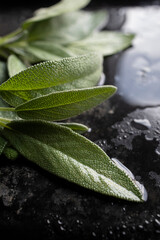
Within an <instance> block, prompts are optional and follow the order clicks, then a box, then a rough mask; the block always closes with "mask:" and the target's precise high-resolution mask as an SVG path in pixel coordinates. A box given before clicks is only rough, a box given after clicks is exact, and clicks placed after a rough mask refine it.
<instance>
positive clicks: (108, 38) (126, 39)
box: [68, 31, 134, 56]
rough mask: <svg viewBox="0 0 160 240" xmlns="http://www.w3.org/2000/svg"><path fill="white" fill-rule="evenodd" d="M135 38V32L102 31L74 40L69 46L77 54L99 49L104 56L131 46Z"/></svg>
mask: <svg viewBox="0 0 160 240" xmlns="http://www.w3.org/2000/svg"><path fill="white" fill-rule="evenodd" d="M133 38H134V35H133V34H125V33H120V32H112V31H102V32H96V33H94V34H92V35H90V36H89V37H88V38H86V39H84V40H81V41H77V42H74V43H73V44H71V45H70V46H68V47H69V48H70V50H72V51H73V52H74V53H75V54H84V52H86V51H88V52H89V51H97V52H100V53H101V54H102V55H103V56H108V55H112V54H115V53H117V52H119V51H121V50H124V49H125V48H127V47H129V46H130V45H131V43H132V40H133Z"/></svg>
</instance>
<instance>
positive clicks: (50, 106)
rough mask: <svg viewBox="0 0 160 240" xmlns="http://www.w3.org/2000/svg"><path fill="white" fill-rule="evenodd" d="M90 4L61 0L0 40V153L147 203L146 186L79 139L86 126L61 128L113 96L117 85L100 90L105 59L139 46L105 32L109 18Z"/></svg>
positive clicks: (128, 36)
mask: <svg viewBox="0 0 160 240" xmlns="http://www.w3.org/2000/svg"><path fill="white" fill-rule="evenodd" d="M88 3H89V0H80V1H74V0H62V1H61V2H59V3H58V4H56V5H54V6H51V7H49V8H44V9H39V10H37V11H36V12H35V15H34V17H33V18H30V19H28V20H26V21H25V22H24V23H23V24H22V27H21V28H20V29H18V30H17V31H15V32H13V33H11V34H9V35H7V36H3V37H1V38H0V55H1V59H2V58H3V59H6V61H4V60H3V61H0V83H1V85H0V96H1V100H0V154H4V155H5V156H6V157H8V158H9V159H15V158H17V157H18V156H19V154H20V155H22V156H24V157H25V158H26V159H28V160H30V161H32V162H34V163H36V164H37V165H39V166H40V167H42V168H43V169H45V170H47V171H49V172H51V173H53V174H55V175H57V176H60V177H62V178H65V179H67V180H68V181H71V182H74V183H76V184H78V185H80V186H83V187H85V188H88V189H91V190H94V191H97V192H100V193H103V194H107V195H110V196H115V197H119V198H122V199H127V200H131V201H137V202H141V201H144V200H146V194H145V193H144V192H145V190H144V188H143V186H142V185H140V184H139V183H137V182H136V181H135V179H134V178H133V176H132V175H131V174H129V171H127V170H126V168H125V167H123V165H122V164H120V163H119V162H117V161H114V160H111V159H110V158H109V157H108V156H107V155H106V153H105V152H104V151H103V150H102V149H101V148H99V147H98V146H97V145H96V144H94V143H93V142H91V141H90V140H88V139H87V138H85V137H84V136H82V135H81V134H82V133H84V132H85V131H87V130H88V127H87V126H85V125H83V124H78V123H70V122H66V121H63V120H66V119H68V118H70V117H73V116H76V115H79V114H80V113H82V112H84V111H86V110H88V109H91V108H92V107H95V106H97V105H98V104H100V103H102V102H103V101H105V100H106V99H108V98H109V97H111V96H112V95H113V94H114V93H115V91H116V87H114V86H110V85H104V86H97V83H98V81H99V80H100V77H101V74H102V70H103V69H102V66H103V56H107V55H111V54H114V53H116V52H117V51H120V50H123V49H125V48H126V47H128V46H129V45H130V44H131V41H132V39H133V35H132V34H122V33H118V32H108V31H100V27H103V26H104V23H105V22H106V12H105V11H102V10H101V11H96V12H88V11H82V10H79V9H80V8H82V7H85V6H86V5H87V4H88ZM42 61H43V62H42ZM35 63H36V64H35ZM6 67H7V69H8V75H9V78H8V79H7V73H6Z"/></svg>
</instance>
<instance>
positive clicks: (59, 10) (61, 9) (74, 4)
mask: <svg viewBox="0 0 160 240" xmlns="http://www.w3.org/2000/svg"><path fill="white" fill-rule="evenodd" d="M89 2H90V0H79V1H75V0H61V1H60V2H59V3H57V4H55V5H53V6H51V7H48V8H41V9H38V10H37V11H36V12H35V16H33V17H32V18H30V19H27V20H26V21H25V22H24V23H23V25H22V27H23V29H27V28H29V27H30V25H31V24H33V23H35V22H40V21H44V20H46V19H49V18H53V17H55V16H58V15H61V14H64V13H67V12H72V11H76V10H78V9H80V8H83V7H85V6H86V5H87V4H88V3H89Z"/></svg>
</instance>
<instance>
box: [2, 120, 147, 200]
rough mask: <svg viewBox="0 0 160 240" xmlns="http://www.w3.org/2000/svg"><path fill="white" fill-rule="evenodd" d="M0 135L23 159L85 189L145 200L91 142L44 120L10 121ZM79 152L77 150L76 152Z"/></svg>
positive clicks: (130, 180) (133, 185)
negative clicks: (7, 127)
mask: <svg viewBox="0 0 160 240" xmlns="http://www.w3.org/2000/svg"><path fill="white" fill-rule="evenodd" d="M9 127H10V128H11V129H13V130H10V129H4V130H3V131H2V134H3V135H4V137H5V138H6V139H7V140H8V141H9V142H10V143H11V144H12V145H13V146H14V148H15V149H16V150H17V151H18V152H19V153H20V154H22V155H23V156H24V157H25V158H27V159H29V160H30V161H32V162H34V163H36V164H37V165H39V166H40V167H42V168H44V169H45V170H47V171H49V172H51V173H53V174H55V175H57V176H59V177H62V178H65V179H67V180H68V181H71V182H74V183H76V184H78V185H80V186H83V187H85V188H88V189H91V190H94V191H97V192H100V193H103V194H107V195H110V196H115V197H118V198H122V199H127V200H130V201H137V202H141V201H144V200H146V195H145V190H144V188H143V187H140V186H139V185H137V184H136V182H135V181H134V180H133V179H132V178H131V177H130V176H129V175H127V174H126V172H125V171H123V170H122V169H121V168H119V167H117V165H116V164H115V163H114V162H112V161H111V160H110V158H109V157H108V156H107V155H106V154H105V153H104V152H103V150H102V149H100V148H99V147H98V146H97V145H95V144H94V143H93V142H91V141H89V140H88V139H86V138H85V137H83V136H81V135H79V134H77V133H75V132H73V131H72V130H70V129H68V128H66V127H64V126H60V125H58V124H55V123H48V122H44V121H13V122H12V123H10V124H9ZM77 149H78V151H77Z"/></svg>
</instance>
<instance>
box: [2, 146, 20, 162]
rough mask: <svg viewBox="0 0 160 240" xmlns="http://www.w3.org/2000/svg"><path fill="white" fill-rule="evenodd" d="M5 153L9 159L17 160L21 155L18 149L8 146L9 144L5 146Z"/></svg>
mask: <svg viewBox="0 0 160 240" xmlns="http://www.w3.org/2000/svg"><path fill="white" fill-rule="evenodd" d="M3 154H4V155H5V157H6V158H8V159H9V160H16V159H17V158H18V156H19V153H18V152H17V150H15V149H14V148H12V147H7V146H6V147H5V148H4V150H3Z"/></svg>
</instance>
